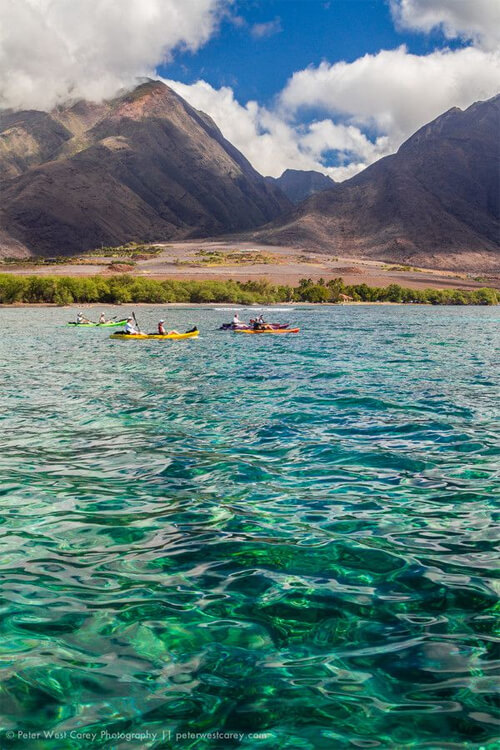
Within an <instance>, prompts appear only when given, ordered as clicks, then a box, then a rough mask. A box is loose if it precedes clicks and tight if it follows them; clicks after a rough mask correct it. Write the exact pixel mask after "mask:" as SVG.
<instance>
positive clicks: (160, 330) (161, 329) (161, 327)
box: [158, 320, 179, 336]
mask: <svg viewBox="0 0 500 750" xmlns="http://www.w3.org/2000/svg"><path fill="white" fill-rule="evenodd" d="M164 322H165V321H164V320H159V321H158V333H159V334H160V336H166V335H170V334H173V333H175V334H176V335H177V336H178V335H179V331H176V330H175V329H174V330H173V331H166V330H165V326H164V325H163V324H164Z"/></svg>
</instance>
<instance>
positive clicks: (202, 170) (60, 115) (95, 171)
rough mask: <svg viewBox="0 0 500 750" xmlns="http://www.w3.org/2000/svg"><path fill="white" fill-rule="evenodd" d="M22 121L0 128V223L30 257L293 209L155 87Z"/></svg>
mask: <svg viewBox="0 0 500 750" xmlns="http://www.w3.org/2000/svg"><path fill="white" fill-rule="evenodd" d="M35 115H36V116H35ZM19 116H20V117H21V122H20V124H18V125H16V128H13V127H12V123H11V121H10V120H9V119H8V118H5V117H4V118H3V120H2V119H1V118H0V136H1V138H2V147H3V148H2V151H1V152H0V179H1V178H2V177H3V180H2V181H0V189H1V192H2V206H1V208H0V214H1V215H0V221H1V225H2V227H5V228H7V229H8V235H9V237H10V238H12V239H13V240H19V242H21V243H22V244H23V245H24V247H25V248H28V249H29V250H30V251H31V252H34V253H35V254H44V253H47V254H51V255H53V254H68V255H69V254H72V253H75V252H81V251H82V250H89V249H93V248H95V247H98V246H99V245H100V244H105V245H119V244H122V243H123V242H128V241H131V240H136V241H141V242H150V241H151V242H156V241H161V240H168V239H173V238H181V237H190V236H198V237H199V236H206V235H210V234H220V233H223V232H226V231H239V230H242V229H249V228H253V227H256V226H258V225H259V224H263V223H265V222H267V221H269V220H271V219H273V218H275V217H276V216H277V215H278V214H279V213H281V212H283V211H284V210H286V209H288V208H289V207H290V203H289V202H288V200H287V199H286V198H285V196H284V195H283V193H281V191H279V190H278V189H277V188H276V187H274V186H271V185H269V184H267V183H266V181H265V180H264V178H263V177H262V176H261V175H259V174H258V172H256V171H255V170H254V169H253V168H252V166H251V165H250V163H249V162H248V161H247V160H246V159H245V158H244V157H243V155H242V154H241V153H240V152H239V151H238V150H237V149H236V148H234V146H232V145H231V144H230V143H228V142H227V141H226V140H225V139H224V138H223V136H222V134H221V133H220V131H219V130H218V129H217V128H216V127H215V125H213V124H212V123H211V121H210V120H209V118H208V117H207V116H205V115H203V114H202V113H199V112H197V111H196V110H194V109H193V108H192V107H190V105H189V104H188V103H187V102H185V101H184V100H183V99H182V98H181V97H180V96H179V95H178V94H176V93H175V92H174V91H173V90H172V89H170V88H169V87H168V86H166V85H165V84H164V83H162V82H161V81H145V82H143V83H141V84H140V85H139V86H137V87H136V88H135V89H133V90H132V91H129V92H126V93H122V94H121V95H120V96H118V97H116V98H115V99H113V100H111V101H108V102H103V103H102V104H95V103H94V104H92V103H88V102H87V103H86V102H78V103H76V104H75V103H73V104H72V105H71V106H68V107H66V108H64V107H59V108H58V109H57V110H55V111H54V112H52V113H48V114H47V113H36V112H35V113H33V112H31V113H30V112H28V113H21V114H20V115H19ZM0 244H1V245H3V246H4V247H6V244H5V238H0ZM0 249H1V248H0Z"/></svg>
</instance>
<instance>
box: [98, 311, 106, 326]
mask: <svg viewBox="0 0 500 750" xmlns="http://www.w3.org/2000/svg"><path fill="white" fill-rule="evenodd" d="M99 323H100V325H102V324H103V323H107V320H106V315H105V314H104V313H103V312H102V313H101V314H100V315H99Z"/></svg>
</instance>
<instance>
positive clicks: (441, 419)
mask: <svg viewBox="0 0 500 750" xmlns="http://www.w3.org/2000/svg"><path fill="white" fill-rule="evenodd" d="M122 311H123V309H122V308H120V314H121V312H122ZM86 312H87V311H86ZM96 312H97V313H98V312H100V309H99V310H95V311H92V313H93V314H94V316H95V313H96ZM115 312H118V311H115ZM74 313H75V311H69V312H68V310H61V309H42V310H36V311H32V310H15V309H3V310H1V311H0V316H1V319H2V337H1V338H0V362H1V381H0V382H1V388H2V403H1V406H2V408H1V414H0V430H1V435H2V450H1V453H0V478H1V509H2V512H1V516H0V521H1V523H0V568H1V574H2V577H1V580H2V583H1V594H2V599H1V625H0V627H1V634H0V653H1V658H0V667H1V675H0V686H1V692H0V711H1V714H2V719H1V727H0V728H1V738H0V747H1V748H2V750H4V748H11V747H16V748H17V747H19V748H21V747H22V748H30V750H31V748H33V749H34V750H39V749H40V750H41V749H43V750H45V749H47V750H48V749H49V748H50V750H53V749H55V748H57V750H59V749H60V748H63V750H64V749H66V748H68V749H70V748H71V749H75V750H77V749H80V748H87V747H95V748H100V747H103V748H119V749H120V750H121V749H122V748H123V749H125V748H127V749H130V748H134V749H135V748H150V747H151V748H171V747H172V748H173V747H177V748H179V747H180V748H232V747H242V748H265V749H266V750H267V749H269V750H270V749H271V748H272V749H273V750H274V748H280V749H281V748H287V749H288V748H290V749H293V750H296V749H299V750H303V749H309V748H311V750H313V749H314V750H316V749H317V748H318V749H320V750H323V749H325V750H331V749H332V748H333V749H336V748H386V747H389V748H420V747H423V748H436V749H439V750H440V749H441V748H493V747H495V739H494V738H495V729H498V727H495V718H494V696H495V689H496V688H497V687H498V682H495V672H494V667H495V662H494V658H495V655H497V656H498V651H497V653H496V654H495V624H496V621H495V602H496V596H495V591H496V590H498V585H497V584H496V582H495V580H494V576H495V567H496V560H497V559H498V558H497V553H496V552H495V547H496V544H497V541H498V538H499V533H498V526H495V522H494V516H493V511H494V507H493V504H494V497H495V492H497V493H498V489H499V481H498V471H499V464H498V456H499V437H500V420H499V419H498V417H499V408H498V407H499V402H498V369H496V370H495V366H496V367H497V368H498V359H499V358H498V353H499V347H498V345H499V336H498V330H499V329H498V326H499V322H500V313H499V312H498V310H497V309H495V308H432V307H418V306H407V307H369V306H366V307H365V306H356V307H337V308H319V309H318V308H314V309H313V308H308V309H295V310H292V311H287V312H275V313H273V314H272V315H271V314H269V315H270V317H273V318H275V319H278V320H285V321H286V320H288V321H290V322H292V323H297V324H299V325H300V326H301V329H302V330H301V333H300V334H299V335H298V336H294V335H289V336H274V337H270V336H245V335H243V334H240V335H238V334H231V333H225V332H219V331H217V330H215V329H216V327H217V326H218V325H220V324H221V323H222V322H223V321H226V320H228V319H230V317H232V314H233V313H232V312H230V311H229V310H228V311H216V310H212V309H194V308H192V309H172V310H170V309H169V310H166V309H165V308H163V309H155V308H154V307H151V308H149V307H148V308H141V309H140V310H138V311H137V313H138V318H139V323H141V324H142V325H143V327H144V328H146V329H150V328H151V329H152V328H153V327H154V324H155V322H156V321H157V320H158V318H160V317H165V318H166V320H167V323H166V324H167V326H168V327H174V326H175V327H176V328H178V329H179V330H185V329H187V328H190V327H191V325H193V324H198V326H199V328H200V329H201V335H200V338H199V339H198V340H191V341H180V342H161V341H145V342H139V341H135V342H134V341H132V342H120V341H111V340H110V339H109V338H108V336H109V331H103V330H99V329H89V330H77V331H75V330H72V329H71V328H67V327H64V323H66V321H67V320H68V319H70V317H72V316H73V317H74ZM113 314H114V313H113ZM243 314H245V313H243ZM21 732H25V733H29V732H30V733H31V735H30V736H27V734H25V735H21V734H20V733H21ZM44 732H58V733H60V736H58V737H53V738H52V739H51V738H50V737H46V736H45V735H44ZM216 732H219V733H222V734H226V735H229V734H230V735H232V737H231V738H224V737H221V736H220V735H219V737H218V738H217V737H214V736H213V734H212V736H210V737H207V736H204V737H203V736H201V735H202V734H203V733H216ZM85 733H88V735H89V736H87V737H86V736H84V734H85ZM188 733H193V735H194V734H198V735H199V736H196V737H189V736H186V737H178V736H176V735H177V734H185V735H187V734H188ZM255 733H258V734H259V735H262V736H259V737H256V736H253V735H254V734H255ZM92 734H95V735H96V736H95V737H94V738H92V737H91V736H90V735H92ZM141 734H142V736H140V735H141ZM236 734H239V735H242V737H239V738H236V737H235V736H233V735H236ZM154 735H156V737H155V736H154Z"/></svg>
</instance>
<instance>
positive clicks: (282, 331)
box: [234, 328, 300, 334]
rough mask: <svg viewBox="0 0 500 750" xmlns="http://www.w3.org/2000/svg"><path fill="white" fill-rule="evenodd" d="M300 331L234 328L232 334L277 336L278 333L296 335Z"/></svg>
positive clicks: (295, 329) (294, 329)
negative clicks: (267, 334) (269, 334)
mask: <svg viewBox="0 0 500 750" xmlns="http://www.w3.org/2000/svg"><path fill="white" fill-rule="evenodd" d="M299 331H300V328H277V329H276V328H273V329H272V330H269V329H267V330H266V329H265V328H264V329H263V330H259V329H257V330H255V329H253V328H235V329H234V333H271V334H278V333H298V332H299Z"/></svg>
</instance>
